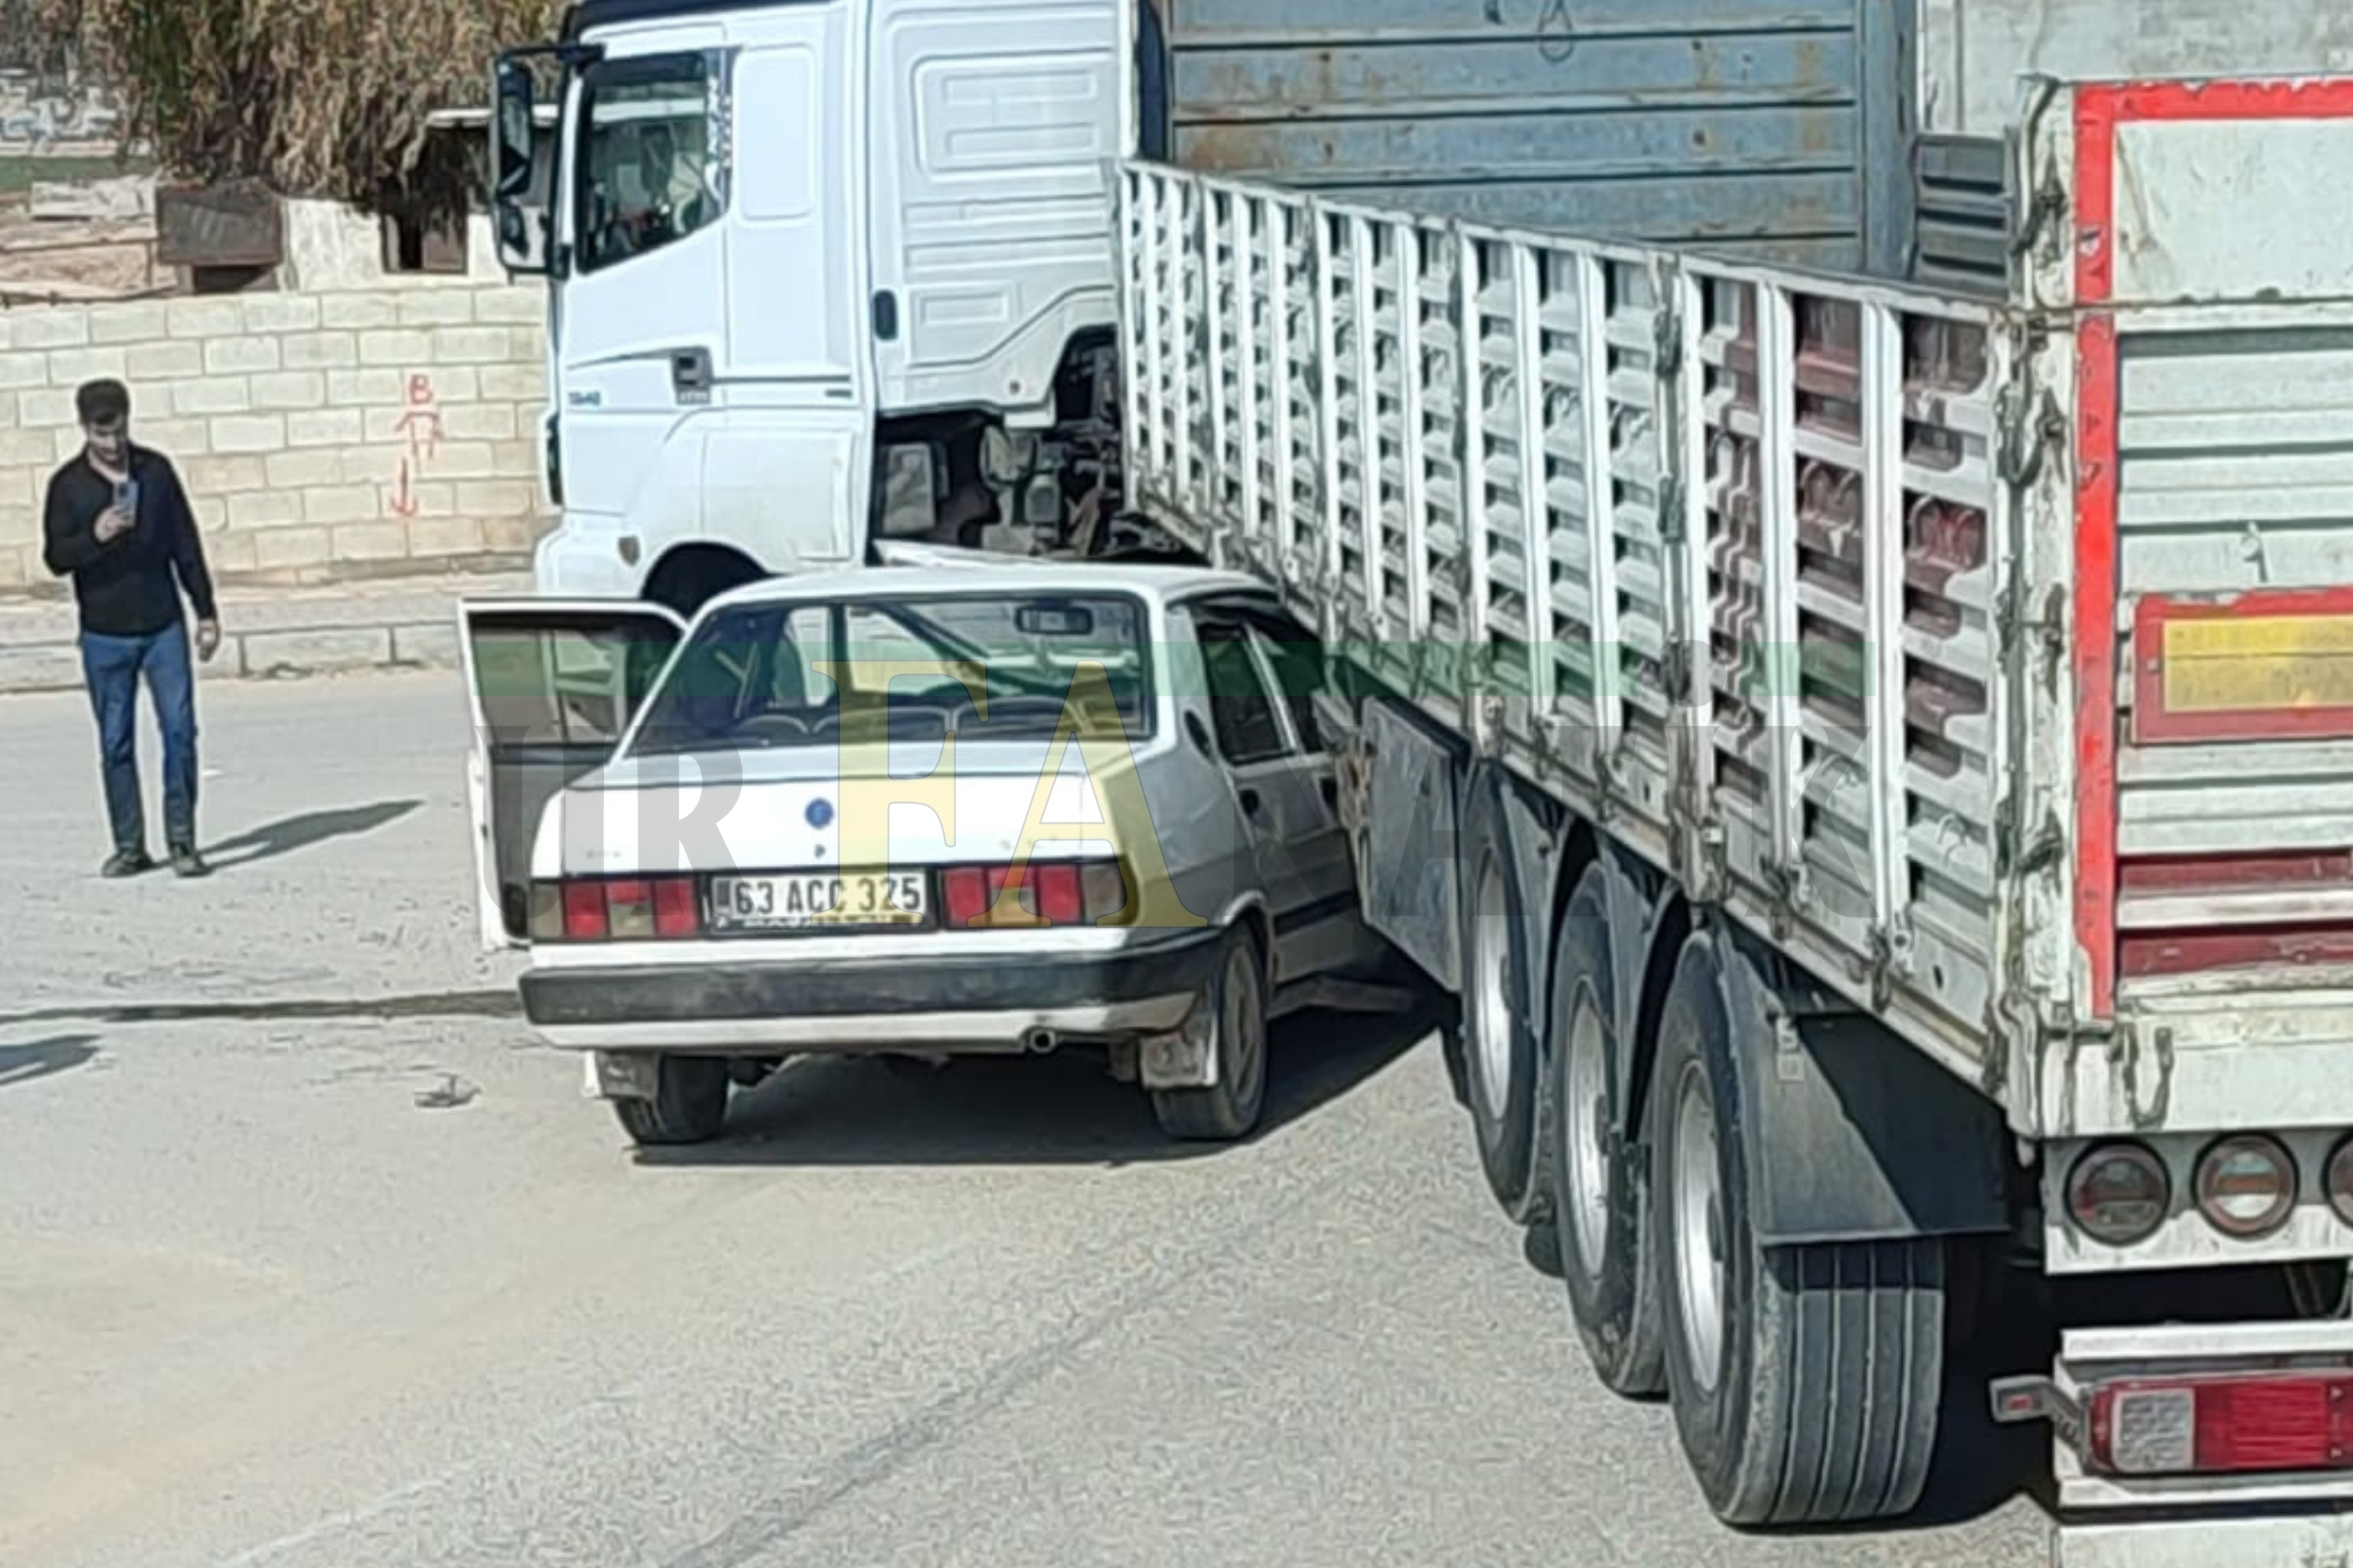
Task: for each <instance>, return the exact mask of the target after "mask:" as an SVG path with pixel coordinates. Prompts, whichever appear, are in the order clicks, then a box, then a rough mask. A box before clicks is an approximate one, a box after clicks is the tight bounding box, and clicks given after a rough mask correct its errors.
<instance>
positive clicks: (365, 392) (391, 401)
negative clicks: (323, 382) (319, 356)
mask: <svg viewBox="0 0 2353 1568" xmlns="http://www.w3.org/2000/svg"><path fill="white" fill-rule="evenodd" d="M353 342H354V343H356V342H357V340H356V339H354V340H353ZM353 353H354V355H356V354H357V353H358V351H357V349H356V348H354V349H353ZM406 391H407V383H406V380H405V379H404V378H403V377H402V375H401V374H400V372H398V371H396V370H331V371H329V372H328V373H327V401H328V402H329V403H331V404H333V405H335V406H336V407H338V408H348V407H353V406H355V405H369V404H378V405H397V404H398V403H399V402H400V401H401V399H402V398H403V397H404V396H405V395H406Z"/></svg>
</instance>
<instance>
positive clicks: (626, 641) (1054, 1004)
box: [463, 562, 1403, 1144]
mask: <svg viewBox="0 0 2353 1568" xmlns="http://www.w3.org/2000/svg"><path fill="white" fill-rule="evenodd" d="M463 615H464V621H465V631H466V646H467V656H468V669H467V680H468V685H469V687H470V689H471V691H472V692H473V694H474V701H475V713H476V720H477V726H476V732H477V742H476V747H475V756H474V766H473V777H472V783H473V791H472V794H473V798H474V801H475V805H476V809H477V816H478V820H479V823H480V834H479V837H478V842H477V845H476V850H477V858H478V863H479V870H480V891H481V894H482V899H483V930H484V936H485V940H486V941H487V942H490V943H491V944H493V945H504V946H513V947H523V948H526V949H527V950H528V952H529V960H530V963H529V968H528V969H527V970H526V972H525V973H524V974H523V976H522V1002H523V1010H524V1014H525V1016H526V1017H527V1018H528V1020H529V1021H530V1023H531V1025H532V1026H533V1028H534V1029H535V1030H536V1031H537V1032H538V1033H539V1034H540V1035H541V1036H542V1037H544V1038H545V1039H546V1040H548V1041H549V1042H550V1043H552V1044H554V1045H556V1046H559V1047H569V1048H573V1049H577V1050H580V1051H583V1052H585V1053H586V1054H587V1064H588V1065H587V1068H586V1073H587V1078H588V1082H589V1087H590V1089H591V1091H592V1092H594V1093H596V1094H598V1095H601V1096H602V1097H604V1098H607V1099H609V1100H613V1101H614V1102H615V1107H616V1110H617V1112H618V1114H619V1117H620V1120H621V1122H622V1124H623V1126H624V1127H626V1128H627V1129H628V1132H629V1134H630V1135H631V1136H632V1137H633V1138H634V1139H636V1140H637V1141H638V1142H640V1143H649V1144H650V1143H680V1142H700V1141H702V1140H705V1139H708V1138H711V1137H712V1136H713V1135H714V1134H716V1133H717V1132H718V1131H719V1130H720V1127H721V1123H722V1121H723V1116H724V1114H725V1110H726V1105H727V1100H728V1097H729V1092H730V1087H731V1085H732V1084H736V1083H750V1082H755V1081H757V1080H758V1079H759V1078H760V1077H762V1076H764V1075H765V1073H767V1072H771V1071H773V1070H775V1068H776V1067H777V1066H778V1065H779V1064H780V1063H781V1062H782V1061H783V1060H784V1059H785V1058H787V1057H791V1056H795V1055H801V1054H807V1053H848V1052H865V1053H875V1052H880V1053H889V1054H901V1055H910V1056H934V1057H936V1056H952V1055H956V1054H960V1053H987V1052H997V1053H1018V1052H1024V1051H1027V1052H1045V1051H1052V1050H1056V1049H1059V1048H1061V1047H1066V1046H1089V1047H1106V1048H1107V1050H1108V1054H1109V1058H1110V1062H1111V1065H1112V1068H1113V1071H1114V1072H1115V1073H1117V1074H1119V1075H1120V1076H1122V1077H1123V1078H1133V1079H1137V1080H1140V1081H1141V1082H1142V1084H1143V1085H1144V1087H1145V1089H1147V1090H1148V1091H1149V1092H1150V1095H1151V1100H1152V1103H1153V1106H1154V1109H1155V1112H1156V1114H1157V1116H1158V1118H1159V1121H1160V1122H1161V1124H1162V1126H1163V1127H1164V1128H1165V1129H1166V1131H1168V1132H1170V1133H1172V1134H1174V1135H1176V1136H1179V1137H1187V1138H1217V1139H1229V1138H1236V1137H1240V1136H1242V1135H1244V1134H1246V1133H1247V1132H1249V1131H1250V1130H1251V1129H1252V1128H1253V1127H1254V1126H1255V1125H1256V1123H1257V1121H1258V1119H1259V1114H1260V1109H1261V1101H1262V1099H1263V1096H1264V1092H1265V1083H1266V1072H1265V1049H1266V1026H1267V1021H1268V1020H1269V1019H1270V1018H1271V1017H1272V1016H1277V1015H1279V1014H1281V1013H1282V1012H1284V1011H1287V1010H1290V1009H1293V1008H1295V1007H1298V1006H1302V1005H1316V1004H1327V1005H1352V1004H1361V1003H1363V1002H1365V1001H1366V998H1367V997H1374V998H1380V993H1379V992H1378V991H1377V989H1368V988H1367V986H1368V984H1377V982H1379V981H1380V980H1381V979H1382V978H1383V972H1384V971H1387V972H1388V974H1389V975H1390V976H1394V975H1395V974H1396V973H1398V971H1399V970H1400V969H1402V968H1403V961H1402V960H1400V959H1398V958H1397V957H1396V956H1395V955H1394V954H1393V953H1392V952H1390V951H1389V950H1388V949H1387V948H1386V947H1385V946H1384V945H1383V944H1382V943H1381V942H1379V941H1378V940H1377V938H1375V937H1373V936H1372V935H1370V934H1369V932H1368V931H1366V928H1365V926H1364V924H1363V923H1362V921H1360V919H1359V915H1358V910H1357V903H1356V876H1355V870H1354V865H1353V857H1352V855H1351V852H1350V843H1349V839H1348V836H1347V833H1346V830H1345V828H1344V826H1343V825H1342V823H1341V820H1340V816H1339V813H1338V810H1337V805H1338V792H1337V784H1336V781H1335V773H1334V763H1333V757H1332V755H1331V753H1330V751H1329V748H1328V746H1327V739H1326V738H1327V736H1328V735H1330V734H1331V733H1333V731H1334V730H1335V726H1338V725H1344V724H1345V723H1346V722H1347V710H1346V708H1345V706H1344V705H1341V704H1339V703H1337V702H1336V701H1335V700H1332V699H1331V698H1330V696H1329V695H1328V694H1327V693H1325V692H1324V689H1323V687H1324V663H1323V658H1322V655H1321V652H1320V650H1319V649H1318V647H1316V645H1315V643H1314V640H1313V639H1312V638H1311V637H1309V636H1308V635H1307V633H1306V632H1305V631H1303V629H1302V628H1301V627H1300V626H1298V625H1297V624H1296V623H1295V622H1294V621H1293V620H1292V619H1291V618H1290V617H1288V616H1286V615H1285V614H1284V613H1283V611H1282V609H1281V607H1280V606H1279V605H1278V604H1277V603H1276V601H1275V600H1274V599H1273V598H1272V597H1271V595H1268V594H1267V593H1266V592H1265V591H1264V590H1262V589H1261V588H1259V587H1258V586H1257V585H1255V584H1252V583H1251V582H1250V581H1249V580H1248V579H1246V578H1242V577H1238V576H1232V575H1228V574H1219V573H1211V572H1206V571H1199V570H1194V569H1189V568H1182V567H1166V566H1151V567H1123V566H1117V565H1108V564H1094V563H1039V562H1023V563H1008V564H1005V565H1001V566H997V565H987V566H983V565H959V566H955V567H929V568H913V569H910V568H898V567H871V568H860V569H855V570H850V571H844V572H837V573H828V574H813V575H806V576H797V577H789V578H784V579H778V580H775V581H771V582H767V583H762V584H754V585H753V586H750V587H747V588H743V589H739V590H737V591H735V592H733V593H731V594H728V595H724V596H723V597H721V598H718V599H714V600H713V601H712V603H711V604H710V605H707V606H705V608H704V609H703V610H702V612H701V613H700V614H699V615H698V616H696V617H695V619H694V621H693V623H692V624H691V626H684V625H681V623H680V622H679V621H678V620H677V619H676V617H674V616H670V614H669V613H668V612H666V611H664V610H661V609H659V608H658V607H656V606H653V605H646V604H643V603H638V602H635V601H631V602H626V603H623V602H570V603H566V602H558V601H535V600H510V601H504V602H500V603H485V602H479V601H477V602H472V603H470V604H468V605H465V606H464V610H463ZM639 693H642V694H643V700H642V701H638V700H636V699H637V695H638V694H639ZM1375 1005H1378V1002H1377V1001H1376V1004H1375Z"/></svg>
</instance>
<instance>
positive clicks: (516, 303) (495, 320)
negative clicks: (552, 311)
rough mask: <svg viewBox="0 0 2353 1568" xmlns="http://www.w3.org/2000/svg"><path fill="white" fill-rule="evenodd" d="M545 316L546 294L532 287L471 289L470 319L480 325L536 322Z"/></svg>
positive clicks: (510, 324) (513, 324)
mask: <svg viewBox="0 0 2353 1568" xmlns="http://www.w3.org/2000/svg"><path fill="white" fill-rule="evenodd" d="M546 319H547V296H546V294H545V293H544V292H543V291H542V290H540V289H532V288H505V287H500V288H491V289H478V290H476V291H475V294H474V320H476V321H480V322H481V323H482V324H483V325H484V326H533V327H535V326H538V325H539V324H540V323H541V322H543V321H545V320H546Z"/></svg>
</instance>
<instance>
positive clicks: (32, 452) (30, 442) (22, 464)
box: [0, 430, 81, 472]
mask: <svg viewBox="0 0 2353 1568" xmlns="http://www.w3.org/2000/svg"><path fill="white" fill-rule="evenodd" d="M69 433H70V434H71V435H72V436H73V437H74V439H75V444H76V445H79V444H80V439H81V433H80V432H79V431H73V432H69ZM57 442H58V437H57V432H56V431H54V430H0V468H37V469H40V470H42V471H43V472H46V471H47V469H48V468H49V467H50V465H51V464H53V463H56V462H57V461H58V449H57Z"/></svg>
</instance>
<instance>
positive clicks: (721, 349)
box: [549, 33, 733, 587]
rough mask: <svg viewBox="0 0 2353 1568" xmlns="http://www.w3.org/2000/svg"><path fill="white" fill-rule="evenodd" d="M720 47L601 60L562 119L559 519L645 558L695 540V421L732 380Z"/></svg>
mask: <svg viewBox="0 0 2353 1568" xmlns="http://www.w3.org/2000/svg"><path fill="white" fill-rule="evenodd" d="M717 37H718V35H716V34H715V33H714V34H713V35H712V44H713V47H707V48H680V47H676V45H675V44H674V43H667V44H666V46H665V50H664V52H661V53H654V54H627V53H615V54H611V55H608V56H607V58H604V59H602V60H599V61H598V62H596V64H595V65H592V66H590V67H589V68H587V69H586V70H585V71H583V72H582V73H581V74H580V76H579V78H578V79H577V80H576V81H575V83H574V85H573V87H572V89H571V94H570V98H569V101H568V105H567V113H566V117H565V118H566V124H565V159H564V164H563V167H564V171H565V181H564V185H565V188H564V190H563V192H562V193H561V196H560V201H559V228H560V232H561V234H562V236H563V237H564V241H565V256H566V260H567V266H566V268H565V279H564V284H563V287H562V289H560V290H559V291H558V292H559V294H560V295H561V299H562V308H561V310H559V311H557V312H556V313H555V314H554V316H553V317H552V319H551V321H550V330H551V337H552V341H551V343H550V350H551V352H550V355H549V357H550V359H551V361H552V362H553V363H554V372H555V386H554V397H553V401H554V405H555V413H554V416H555V417H556V419H557V420H558V421H559V422H560V423H559V425H558V437H559V439H560V441H561V445H562V451H563V462H564V492H565V514H566V516H565V521H566V525H567V526H578V525H579V524H580V523H582V522H584V521H586V522H591V523H593V524H595V525H596V526H597V527H599V528H600V529H601V528H609V530H610V531H612V532H613V533H614V534H615V535H616V536H618V535H621V534H624V533H628V534H632V535H636V536H638V537H639V538H641V539H643V540H644V541H646V542H647V544H648V545H649V546H654V548H649V549H647V550H646V552H645V558H646V559H649V560H650V559H652V558H653V556H654V555H655V554H656V553H658V548H659V543H660V542H668V541H670V540H671V539H675V538H680V537H691V536H693V535H695V534H696V533H698V532H699V531H701V528H702V488H701V486H700V484H699V483H698V482H697V480H698V479H699V478H700V472H701V468H702V430H701V428H700V423H699V421H698V420H697V419H696V418H695V416H696V414H697V413H698V412H699V411H700V410H702V408H703V407H704V406H705V405H708V404H709V403H710V402H711V399H712V387H713V385H714V384H715V383H717V382H718V381H720V380H722V379H723V378H724V377H725V376H726V374H728V370H729V354H728V342H729V337H728V291H727V277H728V254H727V251H728V225H727V223H726V222H725V219H726V217H727V216H728V212H729V206H730V202H731V200H732V198H733V191H732V189H731V186H732V184H733V180H732V177H731V176H732V170H731V167H730V160H729V157H728V149H729V141H728V137H727V134H726V127H725V124H724V122H723V113H724V110H725V105H726V103H727V85H728V83H727V79H728V71H729V68H730V62H731V59H732V57H731V56H730V55H729V53H728V52H727V51H725V50H724V49H722V48H720V47H716V43H717ZM615 47H617V48H618V47H625V46H619V45H617V46H615ZM592 553H593V555H594V556H595V557H596V558H598V559H601V560H603V561H607V562H609V561H613V560H616V559H617V551H616V549H615V548H614V547H613V546H611V545H607V546H605V547H604V548H602V549H601V550H597V551H596V552H592ZM621 585H622V584H615V586H616V587H619V586H621Z"/></svg>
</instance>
